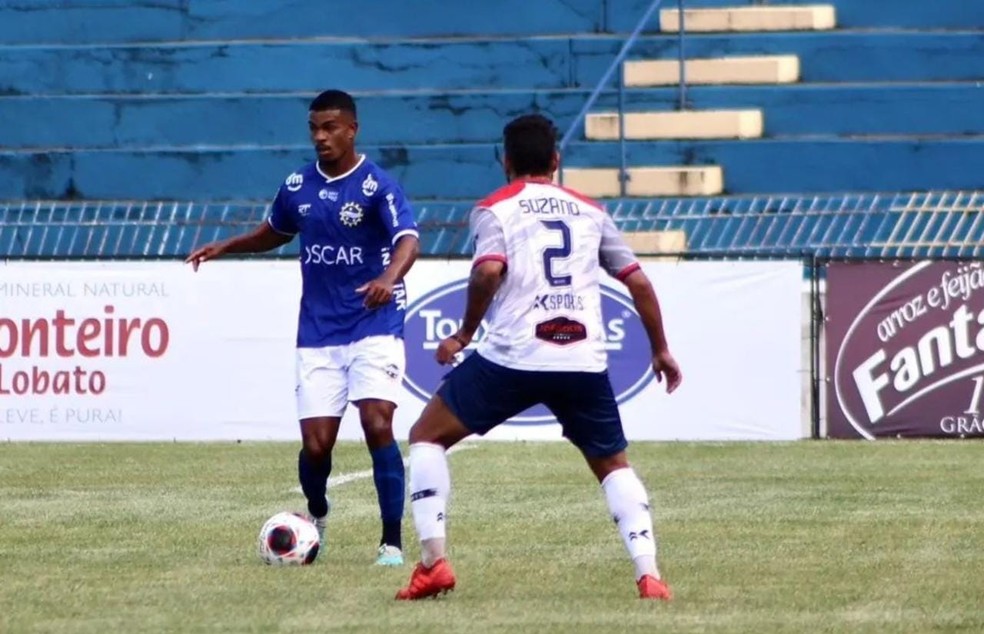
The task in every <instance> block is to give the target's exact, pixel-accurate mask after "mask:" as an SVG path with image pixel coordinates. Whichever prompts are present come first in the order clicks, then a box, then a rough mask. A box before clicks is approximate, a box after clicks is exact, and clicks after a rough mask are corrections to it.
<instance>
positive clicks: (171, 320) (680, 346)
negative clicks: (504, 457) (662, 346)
mask: <svg viewBox="0 0 984 634" xmlns="http://www.w3.org/2000/svg"><path fill="white" fill-rule="evenodd" d="M645 268H646V271H647V273H648V274H649V275H650V276H651V278H652V279H653V282H654V284H655V286H656V289H657V292H658V294H659V297H660V301H661V303H662V307H663V313H664V318H665V321H666V327H667V332H668V337H669V341H670V343H671V349H672V350H673V352H674V354H675V355H676V357H677V359H678V361H679V362H680V364H681V366H682V368H683V372H684V384H683V386H682V387H681V388H680V390H679V391H678V392H677V393H675V394H673V395H671V396H667V395H666V394H665V392H664V390H663V386H662V385H660V384H657V383H656V382H655V381H650V382H647V379H646V377H647V368H648V344H647V342H646V340H645V337H644V334H643V331H642V329H641V324H640V323H639V322H638V316H636V315H635V314H634V311H632V310H631V302H629V301H628V299H627V298H625V297H624V289H622V288H621V287H620V285H618V283H617V282H612V283H611V287H610V289H609V290H608V291H606V298H607V299H606V300H605V304H604V313H605V315H604V318H605V321H606V332H607V333H608V342H609V349H610V359H611V363H612V380H613V384H614V385H615V389H616V393H618V394H620V395H621V396H622V397H623V398H622V406H621V411H622V416H623V420H624V424H625V428H626V434H627V435H628V437H629V438H630V440H739V439H741V440H786V439H795V438H802V437H804V436H805V435H808V430H809V426H808V420H809V419H808V410H807V411H806V412H804V411H803V408H802V402H803V400H802V399H803V389H804V386H808V381H804V380H803V377H804V375H805V376H807V377H808V375H809V357H808V356H806V357H804V356H803V355H802V346H803V340H802V332H803V331H802V328H803V324H804V323H808V319H809V315H808V313H806V312H804V309H805V307H806V306H805V305H804V302H803V300H802V297H803V294H802V293H803V278H802V264H801V263H800V262H678V263H664V262H658V263H646V264H645ZM468 271H469V264H468V263H467V262H464V261H452V262H446V261H440V262H438V261H422V262H419V263H418V264H417V265H416V266H415V267H414V269H413V271H412V272H411V275H410V276H409V278H408V291H409V310H408V317H407V349H408V360H409V367H410V373H409V375H408V381H409V382H410V383H412V384H413V385H414V386H415V388H414V389H407V390H406V391H405V392H404V394H403V396H402V397H401V400H400V403H399V405H400V407H399V409H398V412H397V420H396V432H397V436H398V438H406V434H407V430H408V429H409V427H410V425H411V424H412V423H413V421H414V419H415V417H416V416H417V414H419V412H420V410H421V409H422V407H423V400H422V398H421V396H426V393H427V392H428V391H429V390H432V389H433V388H434V386H435V385H436V383H437V380H439V377H440V373H441V370H440V369H438V368H437V367H436V365H435V364H434V363H433V361H432V360H431V359H432V357H431V355H432V354H433V351H432V347H433V344H434V338H435V337H439V336H440V335H441V334H442V333H443V330H444V329H446V328H448V327H450V326H451V324H450V322H448V321H447V320H449V319H457V318H458V317H460V312H459V310H460V309H459V308H458V307H460V306H461V305H463V301H464V289H463V286H464V281H465V280H466V278H467V275H468ZM299 293H300V273H299V270H298V266H297V263H296V262H293V261H290V262H287V261H235V262H231V261H226V262H210V263H207V264H205V265H204V266H203V267H202V269H201V270H200V271H199V272H198V273H197V274H195V273H193V272H192V271H191V269H190V268H189V267H187V266H185V265H183V264H181V263H179V262H112V263H93V262H85V263H80V262H65V263H41V262H11V263H7V264H0V439H4V440H7V439H11V440H171V439H176V440H225V439H242V440H253V439H255V440H260V439H283V440H294V439H296V438H297V437H298V432H297V423H296V420H295V418H296V416H295V407H294V387H295V381H294V334H295V328H296V318H297V302H298V297H299ZM124 344H125V349H124ZM428 344H430V345H428ZM434 377H437V380H435V379H434ZM93 392H96V393H93ZM421 393H423V394H421ZM539 414H544V413H543V412H540V413H538V412H533V415H532V416H530V417H527V419H526V420H524V421H521V422H520V423H518V424H508V425H504V426H501V427H500V428H498V429H497V430H495V431H494V432H492V433H491V434H489V436H488V437H489V438H492V439H559V438H560V430H559V427H558V426H557V425H556V424H554V423H550V422H549V421H548V420H545V419H544V417H543V416H540V415H539ZM804 415H807V417H806V418H805V419H804ZM341 437H343V438H361V429H360V427H359V425H358V422H357V420H356V419H355V416H354V411H353V409H352V408H350V411H349V414H347V415H346V418H345V421H344V424H343V428H342V436H341Z"/></svg>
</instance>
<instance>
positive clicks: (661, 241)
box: [622, 229, 687, 262]
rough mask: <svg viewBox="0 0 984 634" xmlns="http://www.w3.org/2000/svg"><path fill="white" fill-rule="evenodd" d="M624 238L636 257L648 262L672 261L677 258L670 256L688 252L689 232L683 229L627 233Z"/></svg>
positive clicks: (624, 233) (623, 235)
mask: <svg viewBox="0 0 984 634" xmlns="http://www.w3.org/2000/svg"><path fill="white" fill-rule="evenodd" d="M622 237H623V238H624V239H625V243H626V244H628V245H629V247H631V248H632V250H633V251H634V252H635V254H636V255H638V256H640V257H642V258H645V259H646V260H647V261H657V262H658V261H662V260H672V259H675V258H673V257H668V256H674V255H679V254H681V253H684V252H685V251H686V250H687V232H686V231H683V230H682V229H668V230H664V231H626V232H623V233H622ZM661 255H663V257H660V256H661Z"/></svg>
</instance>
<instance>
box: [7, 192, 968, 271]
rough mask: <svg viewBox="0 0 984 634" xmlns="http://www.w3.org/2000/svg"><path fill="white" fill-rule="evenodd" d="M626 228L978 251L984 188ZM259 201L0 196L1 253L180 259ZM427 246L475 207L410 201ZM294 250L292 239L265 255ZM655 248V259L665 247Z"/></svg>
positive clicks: (259, 217)
mask: <svg viewBox="0 0 984 634" xmlns="http://www.w3.org/2000/svg"><path fill="white" fill-rule="evenodd" d="M607 208H608V212H609V213H610V214H611V215H612V218H614V220H615V223H616V224H617V225H618V226H619V228H620V229H622V230H623V231H627V232H636V231H655V232H662V233H664V234H674V235H673V236H668V237H673V238H679V240H676V242H673V241H670V243H675V244H678V245H679V248H677V249H676V250H674V251H672V252H664V253H662V254H667V255H669V254H672V255H686V256H688V257H691V256H693V257H724V256H727V257H733V258H746V257H747V258H800V257H831V258H841V257H851V258H856V257H863V258H886V259H892V258H910V257H981V256H984V191H939V192H928V193H907V192H888V193H845V194H822V195H781V194H779V195H764V196H733V197H714V198H670V199H659V200H639V201H635V200H612V201H609V202H608V204H607ZM268 209H269V206H268V205H266V204H233V203H174V202H120V201H105V202H98V201H92V202H75V203H72V202H60V201H32V202H24V203H16V204H5V203H0V260H2V259H4V258H10V259H20V258H28V259H77V258H82V259H85V258H88V259H101V258H106V259H112V258H177V257H183V256H185V255H187V253H188V252H189V251H190V250H191V249H192V248H194V247H195V246H198V245H201V244H203V243H205V242H210V241H213V240H219V239H223V238H227V237H229V236H231V235H234V234H237V233H241V232H243V231H246V230H248V229H250V228H252V227H254V226H256V224H257V223H259V222H262V221H263V219H264V218H265V217H266V215H267V213H268ZM416 211H417V217H418V223H419V224H420V230H421V238H422V241H423V250H424V252H425V253H426V254H427V255H430V256H437V257H440V256H443V257H455V256H457V257H460V256H464V255H467V254H468V253H469V251H470V249H471V244H470V242H469V240H468V214H469V212H470V211H471V205H467V204H458V203H427V204H423V205H420V206H419V207H418V208H417V210H416ZM296 253H297V241H296V240H295V241H294V242H292V243H290V244H288V245H287V246H285V247H283V248H281V249H280V250H278V251H277V252H276V253H274V254H272V255H275V256H277V255H279V256H291V255H294V254H296ZM662 254H660V255H662Z"/></svg>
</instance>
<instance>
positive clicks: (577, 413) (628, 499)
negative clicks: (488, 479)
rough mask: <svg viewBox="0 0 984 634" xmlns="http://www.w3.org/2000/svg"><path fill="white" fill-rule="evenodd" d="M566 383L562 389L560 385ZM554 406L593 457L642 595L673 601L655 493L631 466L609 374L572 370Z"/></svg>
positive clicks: (572, 437) (567, 432)
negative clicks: (659, 553) (663, 567)
mask: <svg viewBox="0 0 984 634" xmlns="http://www.w3.org/2000/svg"><path fill="white" fill-rule="evenodd" d="M561 384H562V385H563V386H565V387H560V385H561ZM549 406H550V408H551V410H552V411H553V412H554V414H555V415H556V416H557V419H558V420H559V421H560V423H561V426H562V427H563V430H564V435H565V436H566V437H567V438H568V439H569V440H570V441H571V442H572V443H574V445H575V446H577V447H578V449H580V450H581V453H582V454H583V455H584V457H585V459H586V460H587V463H588V466H589V467H590V468H591V471H592V472H593V473H594V474H595V477H596V478H598V482H599V483H600V484H601V488H602V491H603V492H604V494H605V500H606V501H607V502H608V509H609V511H610V512H611V515H612V519H614V520H615V524H616V526H618V530H619V533H620V534H621V536H622V541H623V543H624V544H625V548H626V550H627V551H628V553H629V557H630V558H631V559H632V563H633V565H634V567H635V578H636V585H637V587H638V589H639V596H640V597H641V598H646V599H669V598H670V591H669V588H668V587H667V586H666V584H665V583H664V582H663V581H662V579H661V577H660V573H659V569H658V567H657V565H656V534H655V532H654V531H653V520H652V515H651V514H650V510H649V494H648V493H647V492H646V487H645V486H644V485H643V483H642V481H641V480H640V479H639V476H638V475H636V473H635V471H634V470H633V469H632V467H631V466H630V465H629V460H628V456H627V455H626V452H625V450H626V447H627V446H628V442H627V441H626V439H625V434H624V432H623V430H622V421H621V418H620V416H619V412H618V404H617V403H616V401H615V395H614V393H613V391H612V388H611V383H610V382H609V380H608V375H607V373H602V374H592V373H569V374H568V376H567V377H566V378H564V379H562V383H558V389H557V390H556V391H554V393H553V394H552V397H551V400H550V402H549Z"/></svg>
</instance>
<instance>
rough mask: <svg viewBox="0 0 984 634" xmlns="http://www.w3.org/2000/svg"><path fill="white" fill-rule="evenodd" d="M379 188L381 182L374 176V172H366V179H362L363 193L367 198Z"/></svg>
mask: <svg viewBox="0 0 984 634" xmlns="http://www.w3.org/2000/svg"><path fill="white" fill-rule="evenodd" d="M377 189H379V182H377V181H376V179H375V178H373V177H372V174H366V180H364V181H362V194H363V195H364V196H365V197H366V198H370V197H372V195H373V194H375V193H376V190H377Z"/></svg>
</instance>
